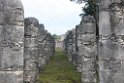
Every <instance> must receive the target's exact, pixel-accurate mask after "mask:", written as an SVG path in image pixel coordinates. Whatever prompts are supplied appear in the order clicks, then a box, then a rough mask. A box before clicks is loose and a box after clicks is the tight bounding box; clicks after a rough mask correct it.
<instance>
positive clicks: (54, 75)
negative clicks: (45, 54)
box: [39, 49, 81, 83]
mask: <svg viewBox="0 0 124 83" xmlns="http://www.w3.org/2000/svg"><path fill="white" fill-rule="evenodd" d="M80 78H81V75H80V74H79V73H78V72H76V68H75V67H74V66H73V65H72V63H70V62H69V61H68V59H67V57H66V54H65V53H64V52H63V51H62V50H61V49H57V50H56V53H55V55H54V56H53V57H52V59H51V60H50V62H49V63H48V64H47V65H46V66H45V69H44V71H43V72H41V74H40V75H39V81H40V83H81V82H80Z"/></svg>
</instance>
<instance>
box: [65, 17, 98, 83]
mask: <svg viewBox="0 0 124 83" xmlns="http://www.w3.org/2000/svg"><path fill="white" fill-rule="evenodd" d="M95 33H96V30H95V21H94V18H93V17H92V16H85V17H83V18H82V21H81V23H80V25H77V26H76V28H75V29H73V30H70V31H68V32H67V33H66V38H65V40H64V42H65V49H66V53H67V54H68V58H69V60H70V61H72V62H73V64H74V65H75V66H76V68H77V70H78V72H80V73H81V80H82V83H95V82H96V72H95V70H96V69H95V63H96V62H95V58H96V34H95Z"/></svg>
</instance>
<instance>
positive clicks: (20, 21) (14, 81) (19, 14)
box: [0, 0, 24, 83]
mask: <svg viewBox="0 0 124 83" xmlns="http://www.w3.org/2000/svg"><path fill="white" fill-rule="evenodd" d="M23 38H24V11H23V6H22V3H21V1H20V0H0V83H23V51H24V50H23V47H24V45H23Z"/></svg>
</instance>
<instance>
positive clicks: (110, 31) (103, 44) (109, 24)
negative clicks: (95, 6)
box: [99, 0, 124, 83]
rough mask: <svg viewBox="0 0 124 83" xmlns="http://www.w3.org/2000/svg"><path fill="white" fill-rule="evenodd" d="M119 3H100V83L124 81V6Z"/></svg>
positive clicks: (114, 0)
mask: <svg viewBox="0 0 124 83" xmlns="http://www.w3.org/2000/svg"><path fill="white" fill-rule="evenodd" d="M105 2H106V3H105ZM107 2H109V3H107ZM121 4H122V2H121V0H103V1H102V2H101V3H100V15H99V17H100V18H99V31H100V33H99V35H100V38H99V76H100V83H124V79H123V77H124V64H123V63H124V53H123V50H124V47H123V43H124V42H123V36H124V31H123V30H124V22H123V21H124V15H123V10H124V7H123V5H121ZM106 9H107V10H106Z"/></svg>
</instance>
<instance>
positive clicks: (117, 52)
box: [64, 0, 124, 83]
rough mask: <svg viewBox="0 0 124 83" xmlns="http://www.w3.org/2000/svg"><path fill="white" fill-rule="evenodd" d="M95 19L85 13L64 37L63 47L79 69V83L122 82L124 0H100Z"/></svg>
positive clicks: (123, 81) (123, 78)
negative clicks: (97, 28) (79, 21)
mask: <svg viewBox="0 0 124 83" xmlns="http://www.w3.org/2000/svg"><path fill="white" fill-rule="evenodd" d="M98 24H99V25H98V26H99V34H98V36H99V38H98V39H96V38H97V37H96V27H95V20H94V18H93V17H91V16H84V17H83V18H82V20H81V23H80V24H79V25H77V26H76V28H75V30H70V31H68V32H67V33H66V37H65V40H64V42H65V51H66V53H67V54H68V58H69V60H70V61H72V62H73V63H74V65H75V66H76V67H77V70H78V71H79V72H81V75H82V78H81V80H82V83H124V46H123V45H124V1H123V0H99V23H98Z"/></svg>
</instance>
